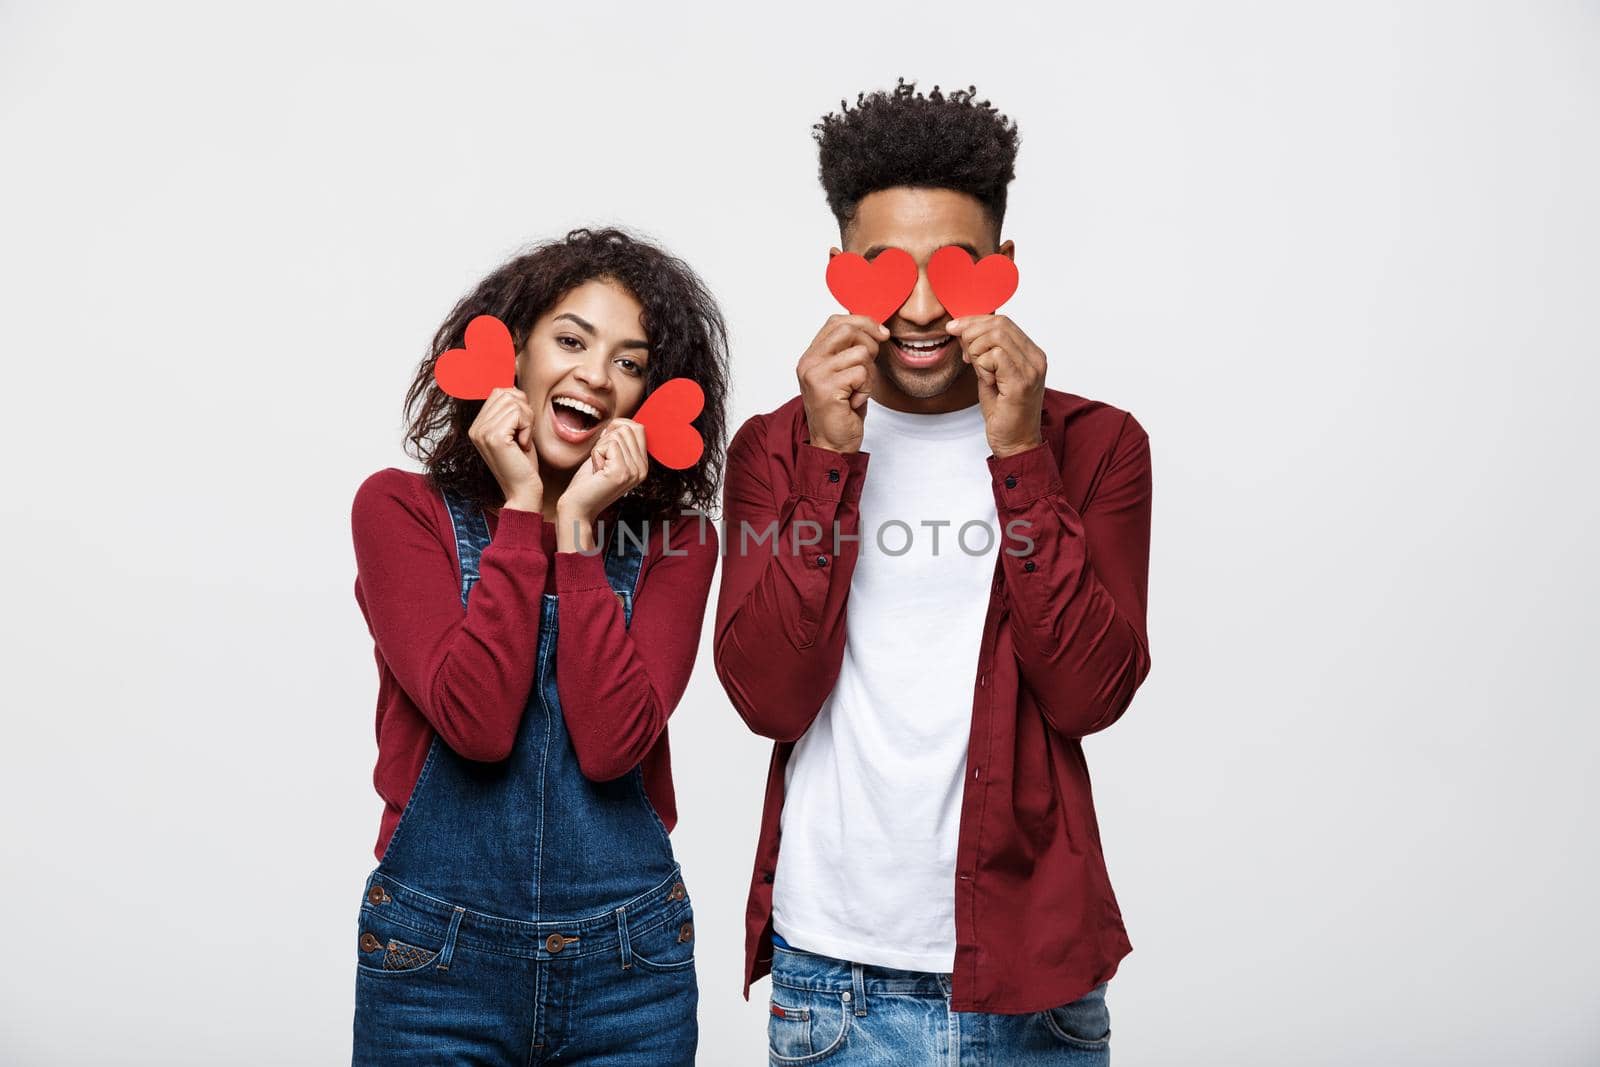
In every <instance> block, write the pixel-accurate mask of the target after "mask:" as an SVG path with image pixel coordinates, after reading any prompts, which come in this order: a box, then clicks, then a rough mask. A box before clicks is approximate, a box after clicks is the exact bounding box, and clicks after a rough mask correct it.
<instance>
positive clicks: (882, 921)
mask: <svg viewBox="0 0 1600 1067" xmlns="http://www.w3.org/2000/svg"><path fill="white" fill-rule="evenodd" d="M862 429H863V440H862V443H861V449H862V451H864V452H869V453H871V456H870V459H869V460H868V464H867V472H866V475H865V481H864V483H863V485H862V491H861V504H860V508H861V529H860V532H861V541H860V545H859V557H858V558H857V561H856V566H855V571H854V573H853V574H852V575H851V580H850V597H849V601H848V606H847V609H846V612H847V613H846V617H845V630H846V641H845V647H844V658H843V661H842V663H841V665H840V668H839V680H838V683H837V684H836V685H835V686H834V689H833V692H832V694H830V695H829V697H828V699H827V701H826V702H825V703H824V704H823V706H822V710H821V712H819V713H818V715H817V718H816V721H815V722H813V723H812V724H811V728H810V729H809V730H807V731H806V733H805V734H804V735H803V736H802V737H801V738H800V739H799V741H797V742H796V743H795V747H794V751H793V753H792V754H791V756H790V759H789V763H788V766H787V768H786V769H785V786H784V789H785V793H784V804H783V811H782V815H781V824H780V825H781V826H782V828H783V837H782V844H781V846H780V847H779V849H778V867H777V870H776V871H775V872H774V875H773V887H772V890H773V892H772V924H773V928H774V929H775V930H776V931H777V932H778V934H779V936H780V937H782V938H783V939H784V940H785V941H787V942H789V943H790V944H791V945H793V946H794V947H795V948H799V949H806V950H809V951H813V952H819V953H822V954H825V955H828V956H834V957H837V958H840V959H846V960H851V961H853V962H856V963H872V964H878V965H880V966H885V967H899V968H903V969H906V970H915V971H937V972H948V971H950V970H951V969H952V968H953V966H954V963H955V936H956V931H955V862H956V841H957V833H958V830H959V826H960V818H961V796H962V791H963V787H964V785H965V778H966V766H967V738H968V735H969V733H970V732H971V728H972V699H973V691H974V688H975V686H976V682H977V671H978V652H979V645H980V644H981V642H982V639H983V623H984V618H985V615H986V613H987V611H988V606H989V591H990V587H991V583H992V582H993V579H994V569H995V560H996V554H997V553H998V551H999V542H1000V534H1001V530H1000V529H999V524H998V520H997V517H996V513H995V503H994V490H993V489H992V487H991V480H990V476H989V468H988V465H987V463H986V460H987V459H988V457H989V454H990V453H989V445H988V442H987V440H986V438H985V436H984V429H983V413H982V411H981V409H980V408H979V406H978V405H977V404H973V405H972V406H971V407H969V408H964V409H962V410H960V411H952V412H948V413H944V414H937V415H917V414H910V413H907V412H902V411H895V410H893V409H892V408H886V407H884V406H883V405H882V404H879V403H877V402H876V401H874V400H868V401H867V412H866V417H865V422H864V423H863V427H862ZM941 520H944V521H947V522H948V523H949V525H940V526H934V525H931V524H933V523H937V522H939V521H941ZM925 523H926V524H930V525H925ZM968 523H974V524H973V525H970V526H967V528H966V529H965V531H963V526H964V525H965V524H968ZM980 524H981V525H980ZM828 538H829V534H827V533H824V535H823V540H824V542H827V540H828ZM963 546H964V547H963Z"/></svg>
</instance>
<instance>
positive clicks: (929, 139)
mask: <svg viewBox="0 0 1600 1067" xmlns="http://www.w3.org/2000/svg"><path fill="white" fill-rule="evenodd" d="M977 92H978V89H977V86H968V87H967V88H965V89H955V90H952V91H951V92H950V93H949V94H945V93H942V92H940V91H939V87H938V86H937V85H935V86H934V87H933V90H932V91H931V92H929V93H928V94H927V95H926V96H924V95H923V94H922V93H920V92H918V91H917V83H916V82H914V81H913V82H907V81H906V80H905V79H904V78H900V79H899V80H898V81H897V83H896V85H895V87H894V88H893V89H891V90H888V91H885V90H882V89H880V90H878V91H876V92H873V93H870V94H868V93H859V94H857V96H856V104H855V107H853V108H852V107H851V106H850V105H849V104H848V103H846V102H845V101H843V100H840V101H839V111H838V113H837V114H828V115H825V116H823V118H822V121H821V122H818V123H817V124H816V125H815V126H813V127H812V131H813V133H812V136H813V137H814V138H815V139H816V142H817V157H818V171H819V174H820V176H821V178H822V188H823V190H824V191H825V192H826V193H827V195H828V207H829V209H830V210H832V211H833V216H834V218H836V219H838V220H839V232H840V233H843V232H844V230H845V227H846V226H848V225H849V223H850V222H851V220H852V219H854V218H855V213H856V205H858V204H859V203H860V202H861V200H862V198H863V197H865V196H866V195H867V194H868V193H875V192H877V191H878V190H880V189H890V188H893V187H895V186H901V185H909V186H920V187H923V188H934V189H954V190H956V191H957V192H961V193H967V194H968V195H970V196H973V197H975V198H976V199H977V200H978V201H979V202H980V203H982V204H983V206H984V208H985V209H986V210H987V211H988V213H989V217H990V219H991V220H992V221H993V223H994V226H995V229H996V230H998V229H999V228H1000V224H1001V223H1002V222H1003V221H1004V219H1005V213H1006V186H1007V184H1008V183H1010V181H1011V179H1012V178H1013V177H1015V176H1016V162H1017V146H1018V144H1019V143H1020V141H1021V137H1020V135H1019V134H1018V132H1017V125H1016V123H1015V122H1012V121H1011V120H1010V119H1008V118H1006V117H1005V116H1004V115H1002V114H1000V113H999V112H997V111H996V110H995V109H994V108H993V107H990V106H989V101H987V100H979V99H977Z"/></svg>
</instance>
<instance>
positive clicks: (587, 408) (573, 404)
mask: <svg viewBox="0 0 1600 1067" xmlns="http://www.w3.org/2000/svg"><path fill="white" fill-rule="evenodd" d="M550 403H552V404H559V405H561V406H562V407H567V408H571V409H572V410H573V411H581V412H583V413H584V414H585V415H587V416H589V417H590V418H591V419H594V420H596V421H598V420H599V419H600V409H599V408H597V407H595V406H594V405H593V404H585V403H584V402H583V401H581V400H574V399H573V398H572V397H570V396H558V397H556V398H555V399H553V400H551V401H550Z"/></svg>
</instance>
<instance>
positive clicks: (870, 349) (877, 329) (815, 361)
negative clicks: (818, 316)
mask: <svg viewBox="0 0 1600 1067" xmlns="http://www.w3.org/2000/svg"><path fill="white" fill-rule="evenodd" d="M888 337H889V328H888V327H887V326H881V325H879V324H878V323H876V322H874V321H872V320H871V319H869V318H867V316H865V315H830V316H828V321H827V322H825V323H823V324H822V329H820V330H818V331H817V336H816V337H815V338H813V339H812V341H811V346H810V347H809V348H807V349H806V350H805V354H804V355H802V356H801V357H800V362H799V364H798V365H797V366H796V367H795V376H796V377H797V378H799V379H800V396H801V398H802V400H803V402H804V403H805V407H806V422H807V423H808V424H809V425H810V427H811V443H812V444H814V445H816V446H817V447H819V448H826V449H830V450H832V451H834V452H859V451H860V450H861V425H862V418H863V416H864V415H865V408H866V406H867V397H868V396H869V395H870V394H871V393H872V389H873V387H874V386H875V385H877V382H878V365H877V359H878V346H879V345H880V344H882V343H883V342H884V341H885V340H887V339H888Z"/></svg>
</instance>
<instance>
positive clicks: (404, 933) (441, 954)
mask: <svg viewBox="0 0 1600 1067" xmlns="http://www.w3.org/2000/svg"><path fill="white" fill-rule="evenodd" d="M463 914H464V909H462V908H459V907H458V908H456V909H455V914H454V917H453V918H451V920H450V923H449V925H448V926H447V927H443V928H441V927H440V926H439V923H438V920H437V919H436V918H435V917H434V916H431V915H426V914H423V913H419V912H417V911H415V910H413V909H410V908H407V907H405V905H403V904H401V903H400V902H399V901H397V900H396V899H394V897H392V896H390V895H389V894H388V892H386V891H385V890H383V888H382V886H374V887H373V889H372V890H370V891H369V895H368V896H367V897H366V898H365V899H364V900H363V901H362V903H361V917H360V919H359V920H358V921H357V924H356V970H357V972H359V973H360V974H363V975H371V976H373V977H381V978H398V977H404V976H406V975H423V974H443V973H445V972H448V971H449V970H450V961H451V959H452V958H453V957H454V955H455V948H456V934H457V932H458V931H459V930H460V928H461V917H462V915H463Z"/></svg>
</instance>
